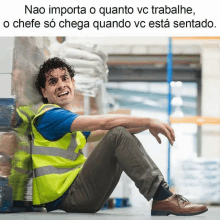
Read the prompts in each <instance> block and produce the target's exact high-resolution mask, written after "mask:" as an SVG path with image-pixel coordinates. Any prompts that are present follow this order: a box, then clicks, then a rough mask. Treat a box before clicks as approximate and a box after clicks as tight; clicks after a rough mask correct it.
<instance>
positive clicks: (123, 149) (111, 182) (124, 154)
mask: <svg viewBox="0 0 220 220" xmlns="http://www.w3.org/2000/svg"><path fill="white" fill-rule="evenodd" d="M122 171H125V173H126V174H127V175H128V176H129V177H130V178H131V179H132V180H133V181H134V182H135V185H136V186H137V187H138V189H139V191H140V192H141V194H142V195H143V196H145V198H146V199H147V200H150V199H151V198H152V197H153V195H154V194H155V192H156V190H157V188H158V186H159V185H160V183H161V182H162V183H163V184H164V185H165V186H166V187H167V184H166V183H165V181H164V179H163V175H162V174H161V172H160V170H159V169H158V167H157V166H156V165H155V163H154V162H153V161H152V159H151V158H150V157H149V155H148V154H147V153H146V152H145V150H144V148H143V146H142V145H141V143H140V141H139V140H138V139H137V138H136V137H135V136H134V135H132V134H130V133H129V132H127V130H126V129H125V128H123V127H117V128H114V129H112V130H110V131H109V132H108V133H107V134H106V135H105V137H104V138H103V139H102V141H101V142H100V143H99V144H98V146H97V147H96V148H95V149H94V150H93V152H92V153H91V155H90V156H89V158H88V159H87V161H86V162H85V164H84V166H83V168H82V170H81V172H80V173H79V175H78V177H77V178H76V180H75V181H74V182H73V184H72V186H71V187H70V190H69V194H68V195H67V196H66V198H65V199H64V201H63V202H62V209H63V210H65V211H68V212H96V211H98V210H99V209H100V208H102V206H103V205H104V204H105V202H106V200H107V199H108V198H109V196H110V195H111V193H112V191H113V190H114V188H115V187H116V185H117V183H118V181H119V179H120V176H121V173H122Z"/></svg>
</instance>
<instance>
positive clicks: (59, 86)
mask: <svg viewBox="0 0 220 220" xmlns="http://www.w3.org/2000/svg"><path fill="white" fill-rule="evenodd" d="M41 90H42V93H43V96H44V98H47V100H48V103H50V104H57V105H59V106H60V107H62V108H65V109H67V110H71V109H72V104H73V98H74V90H75V81H74V79H73V78H71V77H70V75H69V73H68V71H67V69H61V68H57V69H54V70H53V71H51V72H50V73H46V82H45V88H41Z"/></svg>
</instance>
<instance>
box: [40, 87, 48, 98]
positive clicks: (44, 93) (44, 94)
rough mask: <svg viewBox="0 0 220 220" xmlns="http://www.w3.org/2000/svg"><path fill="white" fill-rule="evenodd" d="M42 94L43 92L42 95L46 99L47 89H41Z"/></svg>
mask: <svg viewBox="0 0 220 220" xmlns="http://www.w3.org/2000/svg"><path fill="white" fill-rule="evenodd" d="M41 92H42V94H43V96H44V98H47V96H46V90H45V88H41Z"/></svg>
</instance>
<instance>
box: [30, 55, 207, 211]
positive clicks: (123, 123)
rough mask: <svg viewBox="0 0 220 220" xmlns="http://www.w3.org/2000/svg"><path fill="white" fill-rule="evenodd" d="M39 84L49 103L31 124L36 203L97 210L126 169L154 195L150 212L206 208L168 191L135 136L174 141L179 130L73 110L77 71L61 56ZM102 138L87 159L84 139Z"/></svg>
mask: <svg viewBox="0 0 220 220" xmlns="http://www.w3.org/2000/svg"><path fill="white" fill-rule="evenodd" d="M36 86H37V88H38V90H39V92H40V94H42V97H43V102H44V103H45V104H44V105H42V106H41V107H40V108H39V110H38V114H37V115H36V116H35V118H34V120H33V122H32V130H33V135H32V136H33V140H32V141H33V143H32V160H33V169H34V179H33V202H34V204H36V205H39V204H45V206H46V208H47V210H48V211H52V210H55V209H62V210H64V211H66V212H87V213H95V212H97V211H99V210H100V209H101V208H102V207H103V205H104V204H105V202H106V200H107V199H108V198H109V196H110V195H111V193H112V192H113V190H114V188H115V187H116V185H117V183H118V181H119V179H120V176H121V173H122V172H123V171H124V172H125V173H126V174H127V175H128V176H129V177H130V178H131V179H132V180H133V181H134V182H135V185H136V187H137V188H138V189H139V191H140V193H141V194H142V195H143V196H144V197H145V198H146V199H147V200H148V201H149V200H150V199H152V198H153V204H152V211H151V214H152V215H169V214H174V215H197V214H201V213H203V212H205V211H207V210H208V209H207V207H206V206H205V205H194V204H191V203H190V202H189V201H188V200H186V199H185V198H183V197H182V196H181V195H174V194H172V193H171V192H170V191H169V186H168V184H167V183H166V182H165V180H164V177H163V175H162V173H161V172H160V170H159V169H158V167H157V166H156V164H155V163H154V162H153V161H152V159H151V158H150V157H149V155H148V154H147V152H146V151H145V150H144V147H143V146H142V144H141V143H140V141H139V140H138V139H137V137H136V136H135V135H134V134H136V133H139V132H142V131H144V130H147V129H149V131H150V133H151V134H152V135H153V136H154V137H155V138H156V139H157V141H158V142H159V143H161V139H160V138H159V136H158V134H160V133H161V134H163V135H165V136H166V137H167V138H168V139H169V141H170V143H171V145H173V142H174V141H175V134H174V131H173V129H172V128H171V127H170V126H169V125H168V124H167V123H164V122H161V121H159V120H157V119H152V118H147V117H135V116H127V115H91V116H80V115H77V114H75V113H73V112H72V110H73V102H74V90H75V81H74V70H73V68H72V67H71V66H70V65H68V64H67V63H66V62H65V61H64V60H61V59H59V58H52V59H49V60H47V61H46V62H45V63H44V64H43V65H42V66H41V67H40V70H39V74H38V75H37V80H36ZM98 140H101V141H100V143H99V144H98V146H97V147H96V148H95V149H94V150H93V152H92V153H91V154H90V156H89V157H88V159H87V158H86V157H84V155H83V153H82V149H83V147H84V146H85V144H86V142H92V141H98Z"/></svg>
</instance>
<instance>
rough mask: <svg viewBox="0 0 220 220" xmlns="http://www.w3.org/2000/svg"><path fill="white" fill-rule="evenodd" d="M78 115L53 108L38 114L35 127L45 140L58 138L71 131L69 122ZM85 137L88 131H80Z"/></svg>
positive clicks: (87, 135)
mask: <svg viewBox="0 0 220 220" xmlns="http://www.w3.org/2000/svg"><path fill="white" fill-rule="evenodd" d="M78 116H79V115H78V114H76V113H73V112H70V111H68V110H66V109H62V108H53V109H51V110H49V111H47V112H45V113H44V114H43V115H42V116H40V117H39V118H38V120H37V122H36V128H37V130H38V132H40V133H41V135H42V136H43V137H44V138H46V139H47V140H50V141H54V140H58V139H59V138H61V137H62V136H64V135H65V134H67V133H69V132H71V124H72V123H73V121H74V120H75V119H76V118H77V117H78ZM82 133H83V134H84V135H85V137H86V139H87V138H88V137H89V135H90V132H85V131H84V132H82Z"/></svg>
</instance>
